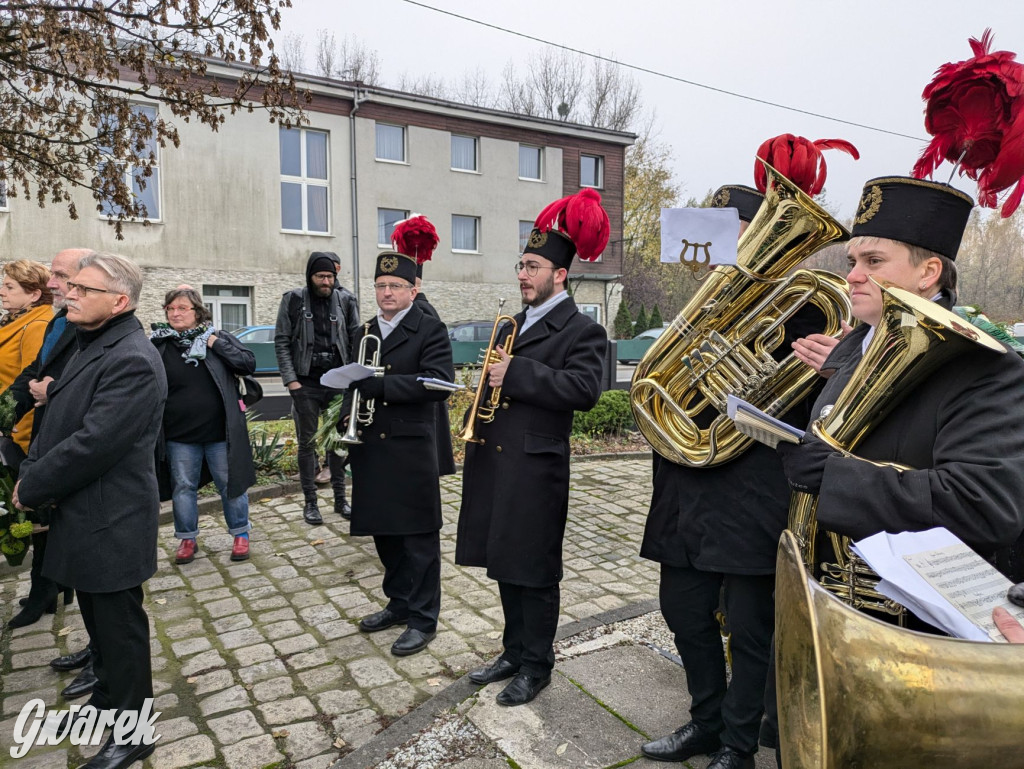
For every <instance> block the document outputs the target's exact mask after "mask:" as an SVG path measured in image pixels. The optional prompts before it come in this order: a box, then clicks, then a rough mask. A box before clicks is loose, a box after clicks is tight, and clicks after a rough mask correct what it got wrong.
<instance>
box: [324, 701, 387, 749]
mask: <svg viewBox="0 0 1024 769" xmlns="http://www.w3.org/2000/svg"><path fill="white" fill-rule="evenodd" d="M380 729H381V725H380V716H378V715H377V713H375V712H374V711H373V710H370V709H369V708H367V709H365V710H357V711H355V712H354V713H344V714H342V715H340V716H338V717H337V718H335V719H334V731H335V732H336V733H337V734H338V735H340V736H341V738H342V739H343V740H345V742H347V743H348V744H349V745H351V746H352V747H353V748H358V747H359V746H360V745H363V744H365V743H366V742H367V741H368V740H369V739H370V738H371V737H373V735H375V734H376V733H377V732H379V731H380Z"/></svg>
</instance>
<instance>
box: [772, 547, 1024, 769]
mask: <svg viewBox="0 0 1024 769" xmlns="http://www.w3.org/2000/svg"><path fill="white" fill-rule="evenodd" d="M775 628H776V633H775V660H776V675H777V677H778V703H779V742H780V746H779V749H780V750H781V751H782V758H783V764H784V765H785V766H786V767H787V769H856V768H857V767H871V769H946V767H956V766H962V767H973V766H984V767H987V768H988V769H1020V767H1021V766H1022V765H1024V755H1022V752H1021V734H1024V706H1022V704H1021V697H1022V694H1021V693H1022V692H1024V644H1004V643H985V642H978V641H964V640H960V639H955V638H946V637H944V636H934V635H927V634H925V633H917V632H914V631H911V630H906V629H903V628H899V627H896V626H894V625H890V624H888V623H885V622H882V621H881V620H877V619H874V618H872V617H869V616H867V615H865V614H861V613H860V612H858V611H854V610H853V609H851V608H849V607H848V606H846V605H845V604H844V603H843V602H841V601H839V600H837V599H836V598H835V597H834V596H833V595H831V594H830V593H829V592H828V591H826V590H823V589H822V588H821V587H820V586H819V585H818V584H817V582H815V580H814V579H813V578H811V577H810V576H809V575H808V574H807V571H806V570H805V569H804V566H803V563H802V559H801V553H800V546H799V544H798V543H797V541H796V538H795V537H793V535H792V533H790V532H783V537H782V540H781V542H780V543H779V554H778V562H777V571H776V582H775Z"/></svg>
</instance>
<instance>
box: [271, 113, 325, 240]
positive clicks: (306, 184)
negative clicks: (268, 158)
mask: <svg viewBox="0 0 1024 769" xmlns="http://www.w3.org/2000/svg"><path fill="white" fill-rule="evenodd" d="M280 131H298V132H299V171H300V172H301V174H300V175H299V176H293V175H290V174H283V173H281V174H280V177H281V180H280V184H296V185H298V186H299V188H300V189H301V190H302V193H301V195H300V197H299V202H300V203H301V204H302V228H301V229H298V230H295V229H291V228H288V227H285V226H284V221H283V220H284V200H283V199H281V200H280V204H281V220H282V221H281V232H287V233H289V234H296V235H316V236H320V237H330V236H331V227H332V225H333V221H332V219H333V217H332V216H331V134H330V132H329V131H324V130H321V129H319V128H284V127H282V128H281V129H280V130H279V131H278V136H280ZM311 133H317V134H323V135H324V143H325V145H326V153H327V158H326V161H327V166H326V171H327V178H326V179H318V178H315V177H312V176H306V172H307V165H306V159H307V158H306V138H307V136H308V135H309V134H311ZM280 168H281V150H280V144H279V145H278V171H279V172H280ZM310 187H322V188H324V189H325V190H326V191H327V229H326V230H311V229H309V196H308V194H307V191H308V189H309V188H310ZM278 190H279V191H278V194H279V195H280V194H281V193H280V187H279V188H278Z"/></svg>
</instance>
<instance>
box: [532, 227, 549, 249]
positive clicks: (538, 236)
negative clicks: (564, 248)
mask: <svg viewBox="0 0 1024 769" xmlns="http://www.w3.org/2000/svg"><path fill="white" fill-rule="evenodd" d="M547 242H548V234H547V233H546V232H541V231H540V230H534V231H533V232H531V233H530V242H529V246H530V248H543V247H544V244H545V243H547Z"/></svg>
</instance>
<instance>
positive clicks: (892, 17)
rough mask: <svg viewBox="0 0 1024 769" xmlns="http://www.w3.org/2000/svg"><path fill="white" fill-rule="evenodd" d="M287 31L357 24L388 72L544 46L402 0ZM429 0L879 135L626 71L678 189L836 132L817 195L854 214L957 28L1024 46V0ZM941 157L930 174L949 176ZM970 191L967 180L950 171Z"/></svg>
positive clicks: (309, 32) (466, 63) (497, 70)
mask: <svg viewBox="0 0 1024 769" xmlns="http://www.w3.org/2000/svg"><path fill="white" fill-rule="evenodd" d="M292 2H293V5H294V7H293V8H290V9H284V10H283V11H282V17H283V18H282V32H281V33H278V34H283V33H288V32H296V33H300V34H302V35H303V36H304V37H305V39H306V41H307V62H308V63H309V64H310V65H311V64H312V57H313V43H314V41H315V39H316V33H317V30H318V29H320V28H327V29H329V30H331V31H333V32H334V33H335V34H336V35H337V36H338V38H339V39H340V38H341V37H343V36H344V35H346V34H351V35H354V36H356V37H358V38H359V39H360V40H362V41H363V43H364V44H365V45H366V46H368V47H369V48H371V49H373V50H376V51H377V52H378V54H379V56H380V58H381V62H382V65H383V77H384V84H385V85H392V86H394V85H396V84H397V82H398V79H399V77H400V76H401V75H402V73H403V72H405V73H408V74H409V75H410V76H411V77H416V76H419V75H424V74H433V75H435V76H441V77H445V78H447V79H450V80H457V79H461V77H462V75H463V74H464V73H465V72H466V71H467V70H473V69H476V68H478V67H479V68H480V69H481V70H483V71H484V72H485V73H486V74H487V75H488V79H489V80H490V82H491V83H492V84H494V85H496V84H497V83H498V82H499V80H500V77H501V72H502V70H503V68H504V67H505V65H506V64H507V63H508V62H509V61H511V62H513V63H514V64H515V65H516V66H517V67H519V68H525V66H526V65H527V64H528V63H529V60H530V58H531V57H535V56H537V55H538V54H540V53H542V52H543V50H544V48H545V46H544V45H543V44H542V43H539V42H535V41H533V40H526V39H523V38H521V37H517V36H514V35H511V34H508V33H506V32H500V31H498V30H494V29H488V28H485V27H482V26H479V25H476V24H472V23H470V22H467V21H464V20H461V19H457V18H453V17H451V16H447V15H444V14H441V13H438V12H436V11H432V10H428V9H426V8H422V7H418V6H415V5H411V4H409V3H407V2H404V1H403V0H374V2H367V1H366V0H360V1H359V2H355V1H353V0H292ZM423 2H424V3H426V4H427V5H432V6H435V7H437V8H442V9H444V10H447V11H451V12H454V13H458V14H461V15H464V16H469V17H472V18H475V19H478V20H480V21H484V22H487V23H489V24H493V25H497V26H501V27H507V28H509V29H512V30H515V31H518V32H522V33H525V34H528V35H533V36H535V37H537V38H542V39H545V40H549V41H552V42H555V43H560V44H562V45H566V46H570V47H573V48H577V49H580V50H584V51H589V52H593V53H600V54H603V55H606V56H612V57H614V58H615V59H616V60H618V61H621V62H625V63H629V64H634V65H637V66H640V67H644V68H646V69H650V70H654V71H657V72H661V73H665V74H668V75H672V76H675V77H679V78H684V79H686V80H691V81H695V82H698V83H702V84H706V85H709V86H713V87H716V88H720V89H724V90H728V91H733V92H737V93H741V94H745V95H748V96H752V97H755V98H758V99H762V100H765V101H770V102H775V103H779V104H784V105H787V106H791V107H796V108H799V109H803V110H807V111H809V112H815V113H819V114H822V115H828V116H829V117H832V118H836V119H838V120H848V121H852V122H856V123H863V124H866V125H870V126H875V127H878V128H881V129H885V130H888V131H893V132H896V133H899V134H907V135H909V136H912V137H917V138H916V139H909V138H903V137H900V136H893V135H888V134H885V133H880V132H877V131H872V130H868V129H865V128H859V127H855V126H850V125H846V124H844V123H841V122H838V120H830V119H824V118H819V117H812V116H809V115H805V114H800V113H797V112H792V111H789V110H786V109H782V108H779V107H773V106H768V105H764V104H757V103H754V102H751V101H748V100H745V99H741V98H737V97H735V96H728V95H725V94H721V93H715V92H712V91H709V90H706V89H703V88H699V87H695V86H692V85H687V84H685V83H680V82H675V81H672V80H669V79H666V78H663V77H658V76H655V75H649V74H644V73H638V72H635V71H634V75H635V77H636V78H637V80H638V81H639V83H640V85H641V87H642V89H643V100H644V105H645V108H646V109H648V110H652V109H653V110H654V111H655V113H656V116H657V123H656V124H657V126H658V128H659V133H660V139H661V140H662V141H664V142H665V143H667V144H669V145H670V146H671V147H672V151H673V155H674V170H675V176H676V180H677V182H678V183H679V184H680V186H681V188H682V192H683V197H684V199H685V197H687V196H694V197H698V198H700V197H702V196H703V195H704V193H706V192H707V191H708V190H709V189H712V188H715V187H717V186H719V185H721V184H726V183H740V184H749V185H753V162H754V155H755V152H756V150H757V147H758V146H759V145H760V144H761V142H762V141H764V140H765V139H767V138H768V137H770V136H775V135H777V134H780V133H793V134H798V135H801V136H806V137H807V138H809V139H822V138H841V139H846V140H848V141H851V142H853V144H855V145H856V146H857V148H858V149H859V150H860V152H861V159H860V160H859V161H854V160H853V159H852V158H850V157H849V156H847V155H845V154H844V153H841V152H838V151H830V152H827V153H826V155H825V157H826V160H827V162H828V168H829V175H828V181H827V183H826V188H825V195H826V196H827V199H828V200H829V201H830V203H831V204H833V205H835V206H838V208H839V212H840V215H841V216H843V217H847V216H852V215H853V213H854V211H855V210H856V205H857V200H858V198H859V195H860V190H861V187H862V186H863V182H864V181H866V180H867V179H869V178H872V177H875V176H881V175H891V174H899V175H905V174H908V173H909V172H910V169H911V167H912V166H913V164H914V161H915V160H916V158H917V156H918V155H919V154H920V151H921V149H922V148H923V146H924V143H925V141H926V139H927V136H926V133H925V131H924V122H923V108H924V103H923V102H922V100H921V91H922V89H923V88H924V86H925V85H926V84H927V83H928V81H929V80H930V79H931V77H932V75H933V73H934V71H935V69H936V68H937V67H938V66H939V65H941V64H943V63H945V62H947V61H960V60H962V59H965V58H967V57H968V56H969V55H970V52H971V51H970V47H969V46H968V44H967V39H968V38H969V37H972V36H978V37H980V36H981V34H982V32H983V31H984V29H985V28H986V27H992V29H993V32H994V34H995V45H994V48H995V49H996V50H1010V51H1017V52H1019V53H1020V54H1021V57H1020V58H1021V60H1022V61H1024V3H1021V2H1020V1H1019V0H1013V1H1012V2H1004V1H1003V0H986V2H983V3H968V2H966V1H965V0H955V1H954V0H888V1H887V2H879V1H878V0H859V1H858V2H850V1H849V0H846V1H844V2H832V1H830V0H816V1H815V2H811V1H808V0H794V1H791V2H776V3H771V2H765V1H764V0H760V1H757V0H735V1H734V2H701V3H693V2H679V1H678V0H676V2H669V1H668V0H628V2H627V1H624V0H615V2H611V1H610V0H586V1H582V0H561V1H560V2H553V1H552V0H513V1H512V2H501V3H496V2H485V1H481V0H423ZM948 175H949V167H948V166H943V167H942V169H940V171H939V174H938V175H937V177H936V178H938V179H939V180H941V181H945V180H946V179H947V178H948ZM954 183H955V184H957V185H958V186H960V187H962V188H963V189H965V190H966V191H967V192H969V193H970V194H972V195H974V193H975V192H976V188H975V187H974V186H973V183H972V182H970V181H969V180H966V181H954Z"/></svg>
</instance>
